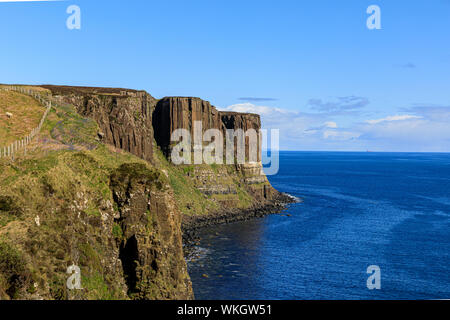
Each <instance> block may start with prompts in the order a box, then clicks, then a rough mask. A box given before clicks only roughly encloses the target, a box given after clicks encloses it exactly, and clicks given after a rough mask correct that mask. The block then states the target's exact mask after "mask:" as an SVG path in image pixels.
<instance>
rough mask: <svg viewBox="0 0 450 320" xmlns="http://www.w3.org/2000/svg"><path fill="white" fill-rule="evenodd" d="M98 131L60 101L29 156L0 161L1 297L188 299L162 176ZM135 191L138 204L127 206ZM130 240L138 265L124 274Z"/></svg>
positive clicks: (176, 222)
mask: <svg viewBox="0 0 450 320" xmlns="http://www.w3.org/2000/svg"><path fill="white" fill-rule="evenodd" d="M98 131H99V129H98V126H97V124H96V123H95V121H93V120H90V119H86V118H83V117H81V116H79V115H78V113H77V112H76V110H75V109H74V108H73V107H72V106H70V105H64V106H58V107H56V109H53V110H52V112H51V113H50V115H49V117H48V119H47V121H46V123H45V125H44V127H43V131H42V132H41V134H40V136H39V139H38V140H37V141H36V142H35V143H34V144H32V145H31V147H30V148H29V149H28V150H27V154H26V155H25V154H23V155H19V156H18V157H17V158H16V159H15V160H14V161H13V162H12V161H11V160H10V159H1V160H0V298H2V299H15V298H20V299H41V298H43V299H128V298H136V299H137V298H147V299H174V298H183V299H188V298H192V296H193V295H192V289H191V286H190V281H189V277H188V274H187V270H186V265H185V262H184V259H183V255H182V248H181V231H180V221H179V219H180V214H177V212H178V211H177V208H176V207H175V204H174V203H173V201H172V207H170V208H165V207H164V206H165V205H167V204H166V203H171V202H170V199H166V198H167V197H169V198H170V193H171V190H170V185H169V184H168V181H167V178H165V176H164V175H162V174H161V173H160V172H159V171H158V170H157V169H155V168H153V167H152V166H151V165H149V163H148V162H146V161H144V160H141V159H140V158H138V157H136V156H133V155H131V154H129V153H126V152H122V151H120V150H117V149H114V148H111V147H109V146H107V145H105V144H103V143H101V142H99V141H97V140H98V139H97V132H98ZM122 189H126V190H128V191H131V190H133V191H132V192H125V193H123V194H122V193H121V191H120V190H122ZM138 191H139V192H141V194H142V197H145V200H146V202H145V203H146V206H147V207H145V208H144V206H136V207H134V206H131V207H130V206H129V203H131V204H133V203H134V201H135V199H136V198H135V197H136V194H138V193H139V192H138ZM117 194H121V196H120V197H119V196H117ZM133 197H134V198H133ZM143 199H144V198H143ZM162 203H164V205H163V204H162ZM127 215H133V216H140V215H142V217H143V218H142V219H137V220H133V219H131V220H129V219H128V220H127V219H126V218H125V217H127ZM174 216H177V217H178V218H174ZM133 230H135V231H133ZM167 234H170V238H167V237H166V235H167ZM130 239H132V240H131V242H132V241H134V240H133V239H138V243H139V245H140V246H139V248H135V249H136V250H137V256H138V257H139V259H137V263H141V265H136V268H135V269H134V270H131V271H130V270H129V269H127V268H126V264H127V263H128V264H130V263H131V264H134V263H135V261H131V262H127V261H130V259H131V258H130V257H134V256H133V254H134V255H136V252H132V253H131V252H130V251H127V250H125V249H126V247H127V244H128V243H130ZM124 248H125V249H124ZM124 261H125V263H124ZM72 264H75V265H77V266H79V267H80V269H81V280H82V281H81V284H82V289H81V290H68V289H67V286H66V281H67V279H68V277H69V276H70V275H68V274H67V273H66V271H67V268H68V267H69V266H71V265H72ZM152 266H157V269H152ZM143 268H150V269H148V270H146V271H145V272H144V271H143V270H142V269H143ZM136 270H139V272H137V271H136ZM133 272H134V274H133ZM133 277H134V278H136V283H135V284H134V285H133V286H132V287H130V278H133Z"/></svg>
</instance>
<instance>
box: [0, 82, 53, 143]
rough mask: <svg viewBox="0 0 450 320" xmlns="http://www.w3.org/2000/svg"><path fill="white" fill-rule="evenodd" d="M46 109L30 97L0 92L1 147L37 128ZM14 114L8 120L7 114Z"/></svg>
mask: <svg viewBox="0 0 450 320" xmlns="http://www.w3.org/2000/svg"><path fill="white" fill-rule="evenodd" d="M44 111H45V108H44V107H43V106H42V105H41V104H39V103H38V102H37V101H36V100H35V99H33V98H31V97H30V96H27V95H24V94H19V93H16V92H11V91H2V90H0V147H4V146H7V145H8V144H10V143H12V142H14V141H15V140H19V139H22V138H24V137H25V136H27V135H28V134H30V132H31V130H32V129H34V128H36V127H37V125H38V124H39V121H40V120H41V118H42V115H43V114H44ZM7 112H9V113H12V114H13V117H12V118H11V119H8V117H7V116H6V113H7Z"/></svg>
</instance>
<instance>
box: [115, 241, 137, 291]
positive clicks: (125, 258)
mask: <svg viewBox="0 0 450 320" xmlns="http://www.w3.org/2000/svg"><path fill="white" fill-rule="evenodd" d="M119 259H120V260H121V261H122V267H123V274H124V275H125V281H126V284H127V286H128V294H132V293H135V292H136V284H137V274H136V267H137V261H139V250H138V243H137V240H136V236H132V237H131V238H130V239H128V240H127V241H126V242H122V244H121V245H120V253H119Z"/></svg>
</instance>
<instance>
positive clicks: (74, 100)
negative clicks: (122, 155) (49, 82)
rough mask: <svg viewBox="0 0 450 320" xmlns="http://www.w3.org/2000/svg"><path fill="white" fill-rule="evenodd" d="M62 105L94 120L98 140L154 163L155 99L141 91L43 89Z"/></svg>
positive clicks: (70, 88)
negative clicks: (67, 105)
mask: <svg viewBox="0 0 450 320" xmlns="http://www.w3.org/2000/svg"><path fill="white" fill-rule="evenodd" d="M44 88H46V89H49V90H50V91H51V92H52V94H53V96H55V97H56V98H58V99H60V101H61V102H65V103H69V104H72V105H74V106H76V108H77V111H78V112H79V113H80V114H81V115H83V116H86V117H89V118H92V119H94V120H95V121H96V122H97V124H98V125H99V127H100V130H101V132H100V133H99V135H100V138H103V139H104V141H105V142H106V143H109V144H112V145H114V146H115V147H117V148H120V149H122V150H125V151H128V152H130V153H132V154H134V155H136V156H138V157H140V158H142V159H144V160H147V161H149V162H152V160H153V126H152V113H153V109H154V106H155V104H156V99H155V98H153V97H152V96H151V95H149V94H148V93H146V92H144V91H136V90H127V89H110V88H84V87H61V86H44Z"/></svg>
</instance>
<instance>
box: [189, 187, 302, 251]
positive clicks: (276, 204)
mask: <svg viewBox="0 0 450 320" xmlns="http://www.w3.org/2000/svg"><path fill="white" fill-rule="evenodd" d="M296 202H301V200H300V199H297V198H295V197H292V196H290V195H288V194H285V193H281V192H280V193H278V195H277V196H275V197H274V199H273V200H272V201H271V202H270V203H267V204H264V205H261V206H257V205H255V206H253V207H251V208H248V209H229V210H226V211H223V212H215V213H212V214H209V215H206V216H184V217H183V221H182V231H183V244H184V246H185V250H189V248H190V247H192V246H195V245H196V244H197V242H198V240H199V237H198V232H199V231H200V230H202V229H204V228H207V227H211V226H215V225H221V224H229V223H234V222H240V221H249V220H252V219H257V218H263V217H265V216H267V215H271V214H278V213H281V212H282V211H284V210H286V209H288V206H289V205H290V204H293V203H296Z"/></svg>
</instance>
